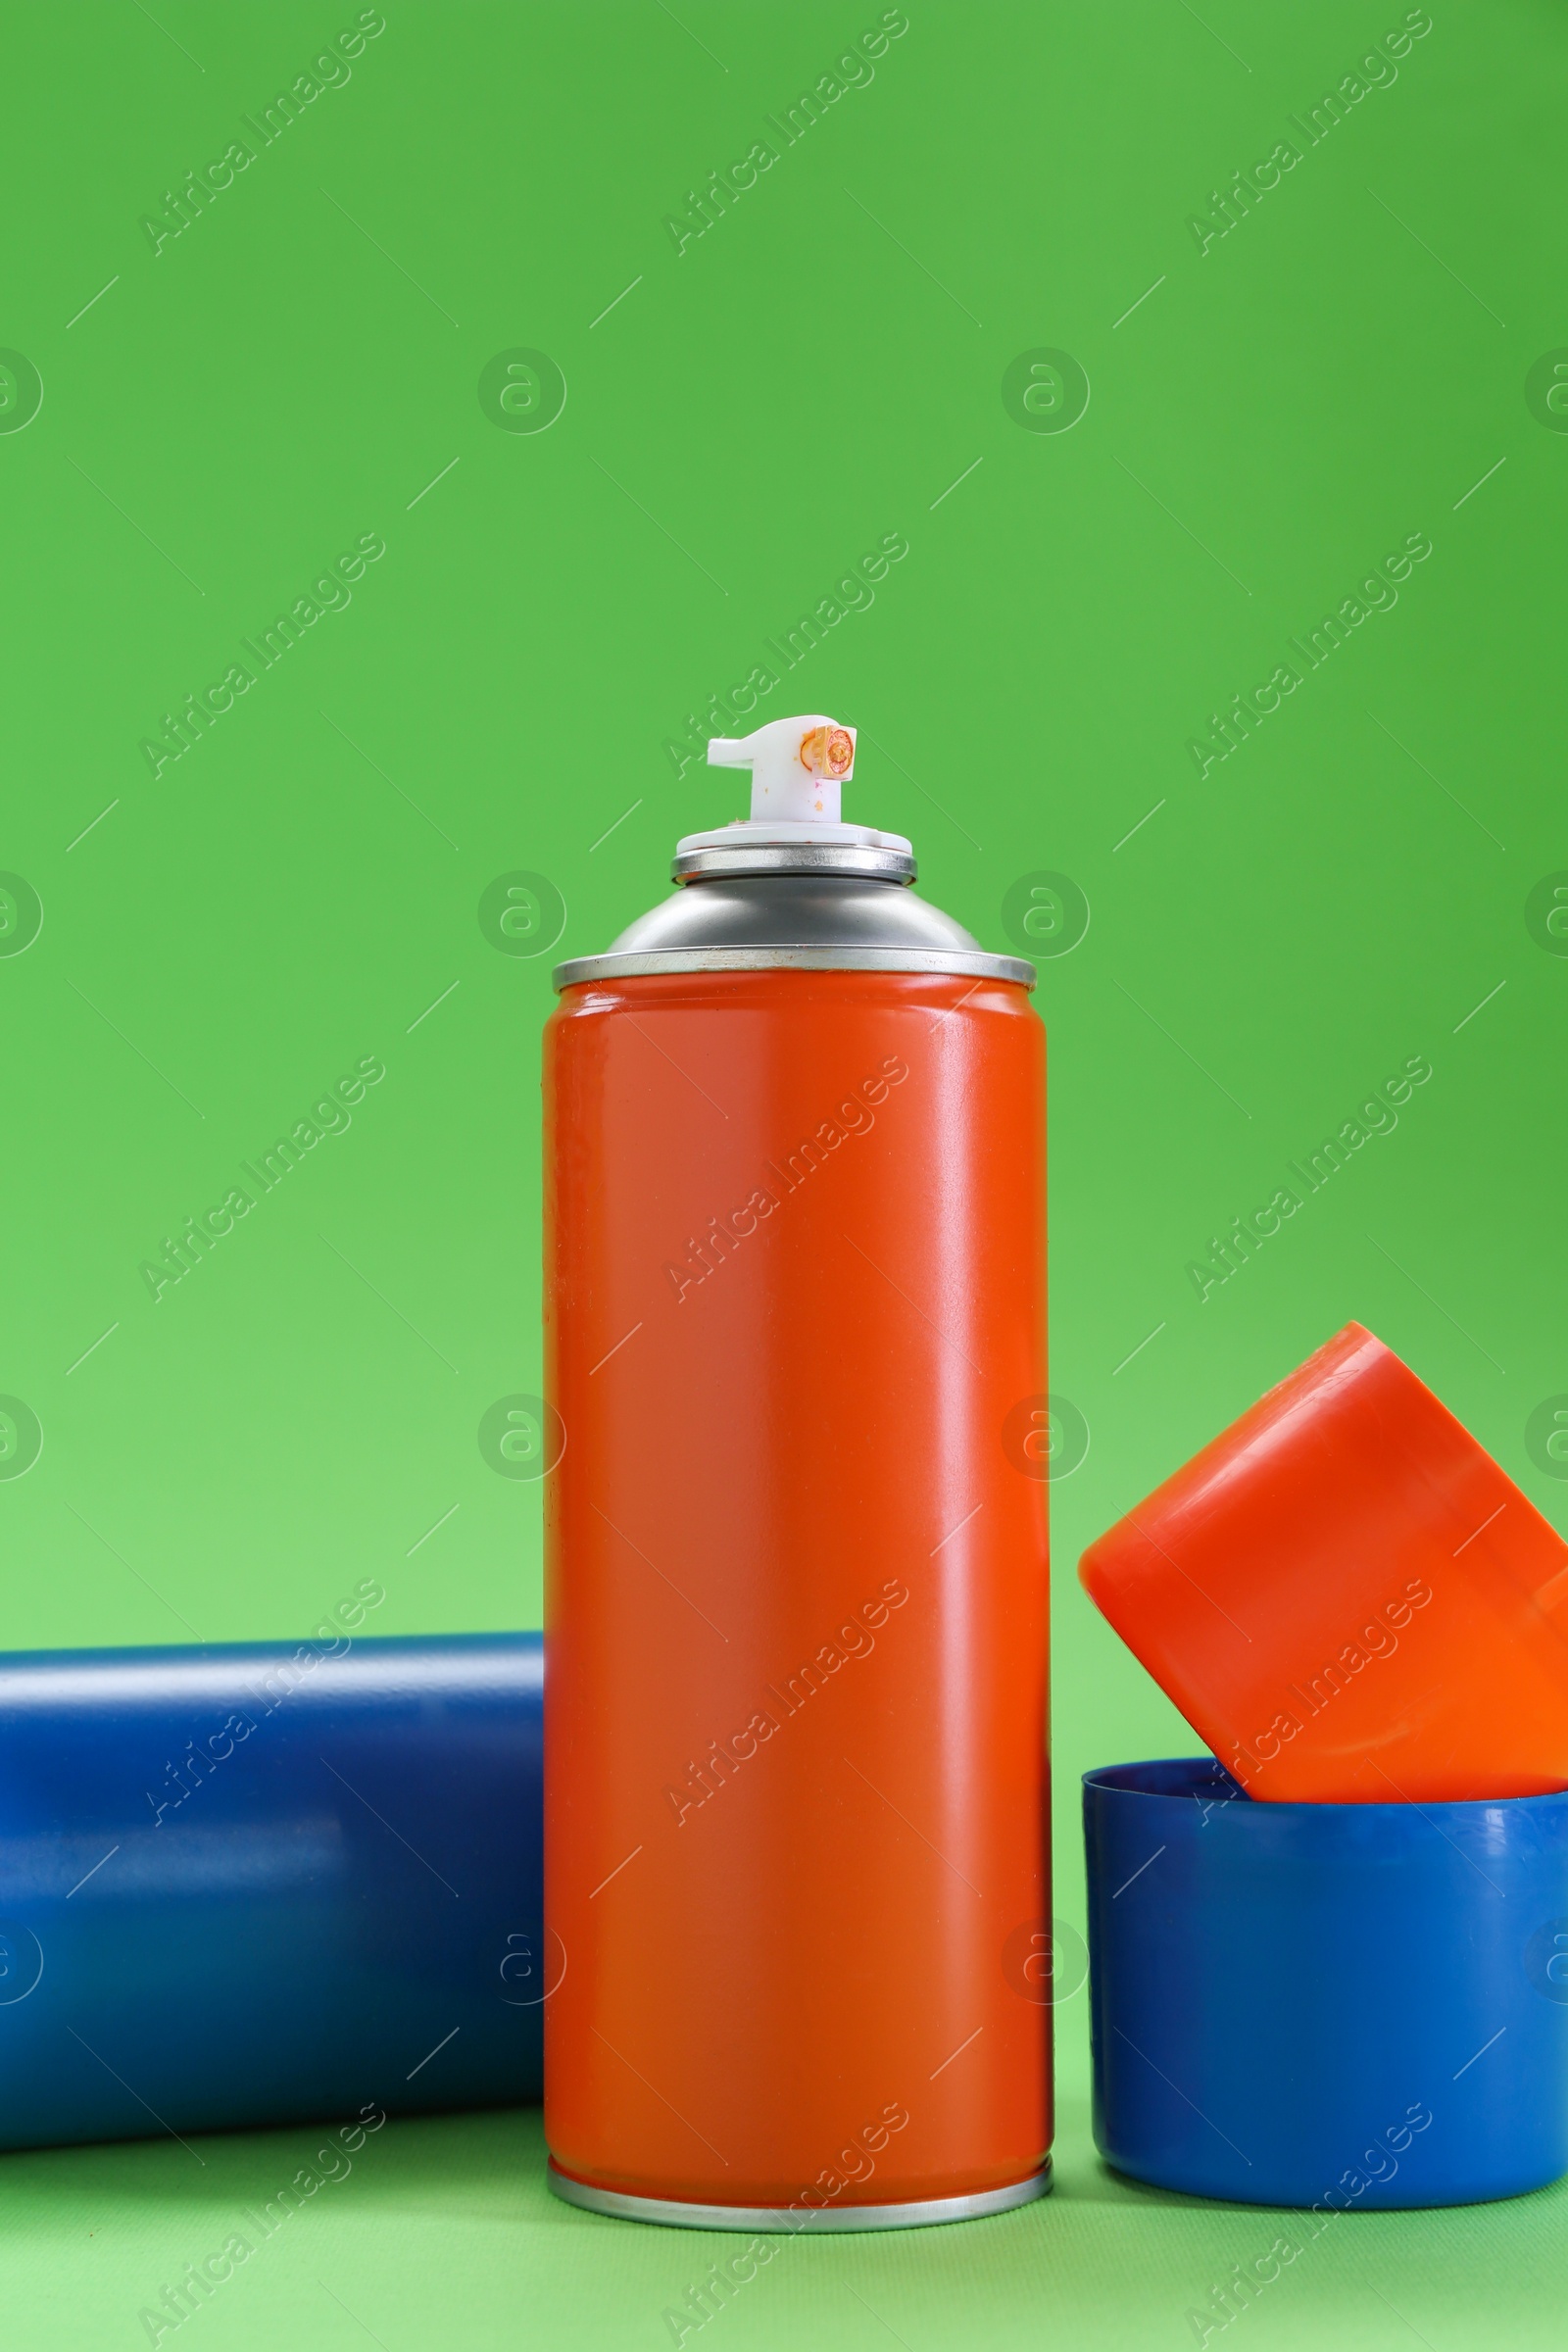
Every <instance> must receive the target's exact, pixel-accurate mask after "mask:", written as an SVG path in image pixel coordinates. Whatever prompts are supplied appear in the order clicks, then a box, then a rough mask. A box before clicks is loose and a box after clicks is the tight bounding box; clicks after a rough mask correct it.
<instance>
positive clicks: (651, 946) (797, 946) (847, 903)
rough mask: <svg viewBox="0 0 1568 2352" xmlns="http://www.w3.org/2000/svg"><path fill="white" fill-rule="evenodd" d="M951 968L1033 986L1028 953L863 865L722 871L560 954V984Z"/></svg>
mask: <svg viewBox="0 0 1568 2352" xmlns="http://www.w3.org/2000/svg"><path fill="white" fill-rule="evenodd" d="M774 967H776V968H780V969H787V970H796V971H889V972H911V971H913V972H949V973H964V974H970V975H972V976H973V977H975V978H976V979H989V980H1010V981H1013V982H1015V983H1017V984H1018V985H1019V986H1021V987H1024V988H1033V986H1034V984H1035V967H1034V965H1033V964H1032V963H1029V962H1026V961H1025V960H1024V959H1023V958H1022V957H1021V956H992V955H988V954H987V953H986V951H985V950H984V949H983V948H982V947H981V945H980V943H979V941H978V940H977V939H975V938H974V937H973V935H972V934H971V933H970V932H968V931H966V930H965V929H964V928H963V925H962V924H961V923H958V922H956V921H955V920H954V918H953V916H952V915H949V914H944V913H943V912H942V910H941V908H940V907H933V906H931V905H930V903H929V902H928V901H927V900H924V899H921V898H917V897H916V896H915V894H914V892H913V891H912V890H911V889H909V888H908V887H907V879H906V878H905V877H903V876H894V875H889V876H888V877H887V878H885V879H884V878H881V877H879V876H877V875H875V874H868V873H866V872H865V871H863V870H861V871H858V872H853V873H847V872H844V871H842V870H840V871H834V870H832V869H831V868H829V867H821V868H816V869H813V870H810V871H805V872H803V871H800V870H799V869H798V868H797V869H795V870H791V871H781V872H771V873H769V872H761V873H759V872H757V871H755V870H754V871H751V872H747V873H744V874H740V873H723V872H718V873H713V872H711V871H710V872H709V873H708V874H705V875H704V877H703V878H702V879H700V880H697V879H692V880H689V881H687V882H686V883H685V885H684V887H683V888H681V889H679V890H677V891H676V892H674V893H673V894H672V896H671V897H669V898H668V899H666V900H665V901H664V902H663V904H662V906H660V907H654V908H653V909H652V910H651V911H650V912H649V913H647V914H644V915H639V917H638V918H637V920H636V921H635V922H634V923H631V924H629V925H628V926H627V928H626V929H625V930H624V931H623V932H622V933H621V934H620V936H619V938H618V939H616V940H614V941H613V943H612V945H611V947H610V949H609V950H608V952H607V953H606V954H604V955H602V956H577V957H574V958H572V959H571V960H570V961H568V962H565V963H561V964H558V965H557V967H556V970H555V974H554V979H555V985H556V987H557V989H558V990H559V989H564V988H571V987H574V986H576V985H577V984H578V983H580V982H583V981H594V980H619V979H629V978H633V977H639V976H641V975H643V974H649V973H655V972H687V971H758V970H765V969H768V968H774Z"/></svg>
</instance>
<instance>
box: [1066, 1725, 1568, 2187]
mask: <svg viewBox="0 0 1568 2352" xmlns="http://www.w3.org/2000/svg"><path fill="white" fill-rule="evenodd" d="M1084 1829H1085V1838H1086V1843H1087V1847H1088V1864H1089V1949H1090V1964H1091V1977H1090V1998H1091V2012H1092V2021H1093V2033H1094V2067H1095V2136H1096V2139H1097V2140H1098V2142H1099V2145H1100V2149H1101V2152H1102V2154H1103V2156H1104V2157H1105V2158H1106V2159H1107V2161H1108V2162H1109V2163H1111V2164H1113V2165H1115V2166H1116V2167H1117V2168H1118V2170H1119V2171H1121V2172H1124V2173H1130V2174H1132V2175H1134V2176H1135V2177H1136V2178H1137V2179H1139V2180H1148V2181H1152V2182H1155V2183H1157V2184H1158V2185H1159V2186H1161V2187H1164V2188H1175V2189H1185V2190H1188V2191H1191V2192H1193V2193H1195V2194H1197V2195H1201V2196H1208V2197H1228V2198H1236V2199H1239V2200H1242V2201H1243V2202H1246V2203H1249V2204H1268V2205H1293V2206H1309V2205H1320V2206H1323V2207H1325V2208H1329V2207H1337V2208H1339V2209H1341V2210H1345V2211H1349V2212H1358V2211H1366V2210H1368V2209H1371V2208H1384V2209H1387V2208H1390V2207H1397V2206H1412V2205H1458V2204H1469V2203H1472V2202H1475V2201H1477V2200H1479V2199H1483V2198H1488V2197H1507V2196H1516V2195H1518V2194H1519V2193H1520V2192H1521V2191H1522V2190H1525V2189H1530V2188H1539V2187H1541V2186H1542V2185H1543V2184H1544V2182H1546V2181H1548V2180H1556V2179H1557V2177H1558V2176H1559V2175H1560V2174H1561V2173H1563V2172H1565V2171H1568V1794H1564V1795H1550V1796H1532V1797H1516V1798H1509V1799H1506V1800H1504V1801H1501V1802H1497V1803H1478V1804H1433V1805H1423V1806H1416V1805H1401V1804H1391V1805H1320V1804H1267V1805H1265V1804H1254V1803H1253V1802H1252V1801H1251V1800H1250V1798H1249V1797H1248V1796H1247V1795H1246V1794H1245V1793H1244V1792H1243V1791H1242V1790H1241V1789H1239V1788H1238V1787H1237V1785H1236V1783H1235V1782H1234V1781H1233V1780H1231V1778H1230V1777H1229V1775H1228V1774H1227V1773H1225V1772H1224V1771H1222V1770H1221V1768H1220V1766H1219V1765H1218V1764H1216V1763H1215V1762H1214V1761H1213V1760H1212V1758H1203V1759H1202V1760H1201V1761H1200V1760H1191V1761H1187V1760H1184V1761H1179V1762H1161V1763H1149V1764H1123V1765H1116V1766H1111V1767H1109V1768H1107V1769H1106V1770H1104V1771H1102V1772H1092V1773H1087V1774H1086V1775H1085V1776H1084ZM1423 2117H1424V2118H1425V2119H1426V2120H1425V2121H1423V2120H1422V2119H1423Z"/></svg>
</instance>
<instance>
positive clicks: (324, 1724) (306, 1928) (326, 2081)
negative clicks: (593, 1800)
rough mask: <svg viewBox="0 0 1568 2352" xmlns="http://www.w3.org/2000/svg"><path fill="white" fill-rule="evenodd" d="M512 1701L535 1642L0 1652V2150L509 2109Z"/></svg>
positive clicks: (529, 2053) (514, 1828) (524, 1861)
mask: <svg viewBox="0 0 1568 2352" xmlns="http://www.w3.org/2000/svg"><path fill="white" fill-rule="evenodd" d="M326 1630H328V1629H323V1631H326ZM330 1630H332V1631H333V1632H334V1633H335V1628H334V1629H330ZM542 1679H543V1678H542V1658H541V1649H540V1642H539V1637H538V1635H537V1634H480V1635H469V1636H459V1637H452V1638H449V1639H445V1640H426V1639H423V1638H417V1639H405V1640H384V1639H383V1640H375V1641H364V1642H362V1641H360V1640H359V1639H357V1638H355V1639H353V1640H352V1641H351V1639H350V1637H349V1636H348V1635H341V1636H338V1637H337V1648H336V1654H334V1646H333V1645H328V1646H325V1647H323V1646H322V1644H321V1643H320V1642H308V1643H304V1644H295V1643H292V1642H291V1643H288V1644H286V1645H279V1644H276V1643H270V1642H235V1643H225V1644H222V1645H218V1646H214V1647H211V1648H202V1649H196V1648H191V1649H172V1648H171V1649H97V1650H40V1651H36V1652H30V1653H29V1652H19V1653H14V1654H12V1655H9V1656H0V2147H3V2148H25V2147H41V2146H48V2145H52V2144H55V2143H59V2142H67V2141H73V2140H90V2139H125V2138H133V2137H138V2136H141V2135H143V2134H152V2133H155V2132H157V2131H160V2130H172V2131H214V2130H220V2129H232V2128H234V2127H236V2126H255V2125H263V2124H285V2123H293V2122H303V2121H305V2120H307V2119H310V2118H314V2117H318V2116H321V2117H343V2116H347V2117H350V2118H353V2117H356V2116H358V2115H360V2114H361V2111H362V2110H364V2111H366V2112H369V2111H371V2110H379V2111H380V2112H382V2113H384V2114H398V2113H404V2114H408V2113H413V2112H417V2111H418V2110H421V2109H430V2108H443V2107H489V2106H497V2105H504V2104H507V2103H510V2102H511V2101H514V2100H519V2099H530V2098H537V2097H538V2095H539V2087H540V2056H541V2052H540V2040H541V2018H542V2004H543V2000H544V1996H545V1993H546V1991H547V1990H548V1984H547V1980H546V1976H545V1970H544V1964H543V1954H544V1944H543V1933H542V1926H541V1920H540V1908H541V1899H540V1898H541V1893H542V1887H541V1874H540V1859H539V1845H540V1826H541V1824H540V1748H541V1727H540V1693H541V1685H542Z"/></svg>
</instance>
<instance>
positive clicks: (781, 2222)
mask: <svg viewBox="0 0 1568 2352" xmlns="http://www.w3.org/2000/svg"><path fill="white" fill-rule="evenodd" d="M547 2178H548V2180H549V2183H550V2186H551V2188H552V2189H553V2190H554V2191H555V2193H556V2195H557V2196H558V2197H560V2198H561V2199H562V2200H563V2202H564V2203H565V2204H567V2205H579V2206H581V2207H582V2209H583V2211H584V2212H586V2213H601V2214H608V2215H609V2216H610V2217H611V2219H612V2220H613V2221H619V2222H654V2223H657V2224H659V2225H661V2226H662V2228H664V2229H745V2230H749V2231H752V2232H754V2233H755V2232H761V2233H762V2234H764V2235H771V2236H779V2235H790V2236H796V2235H800V2236H809V2237H815V2236H818V2235H820V2234H821V2232H822V2231H823V2230H840V2229H935V2228H937V2227H939V2226H940V2225H941V2224H942V2223H944V2222H978V2221H983V2220H984V2219H985V2217H986V2216H987V2215H988V2214H993V2213H1010V2212H1011V2211H1012V2210H1013V2209H1014V2207H1016V2206H1019V2205H1029V2204H1032V2203H1033V2202H1034V2200H1035V2198H1036V2197H1043V2196H1045V2195H1047V2194H1048V2192H1049V2191H1050V2188H1051V2185H1052V2169H1051V2158H1050V2157H1049V2156H1048V2157H1047V2158H1046V2160H1045V2162H1044V2163H1043V2164H1042V2165H1041V2167H1040V2170H1039V2171H1038V2172H1037V2173H1031V2174H1030V2175H1029V2176H1028V2178H1027V2179H1026V2180H1009V2181H1008V2182H1007V2183H1006V2185H1005V2187H1003V2188H985V2189H979V2190H977V2191H976V2192H975V2193H974V2194H973V2195H972V2196H966V2197H918V2198H914V2199H912V2200H910V2201H909V2202H907V2203H905V2204H900V2205H841V2206H826V2205H822V2206H816V2207H813V2208H810V2209H809V2210H807V2211H805V2212H802V2211H800V2210H798V2209H797V2208H796V2207H794V2206H790V2205H697V2204H688V2203H687V2202H686V2200H685V2199H684V2198H676V2197H638V2196H628V2195H626V2194H625V2192H624V2191H622V2190H620V2189H613V2188H593V2187H590V2185H589V2184H588V2182H587V2181H585V2180H573V2179H572V2178H571V2175H570V2174H569V2173H564V2172H562V2171H561V2170H560V2168H559V2167H558V2166H557V2163H556V2160H555V2158H554V2157H553V2156H552V2157H551V2159H550V2165H549V2171H548V2175H547Z"/></svg>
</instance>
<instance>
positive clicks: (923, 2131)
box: [544, 970, 1051, 2209]
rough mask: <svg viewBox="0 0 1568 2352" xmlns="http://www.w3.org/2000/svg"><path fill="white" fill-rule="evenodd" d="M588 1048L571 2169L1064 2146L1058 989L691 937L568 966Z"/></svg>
mask: <svg viewBox="0 0 1568 2352" xmlns="http://www.w3.org/2000/svg"><path fill="white" fill-rule="evenodd" d="M544 1084H545V1106H546V1152H547V1202H546V1220H547V1234H546V1250H547V1259H546V1275H547V1286H546V1287H547V1305H546V1314H547V1344H548V1365H549V1370H548V1379H549V1382H550V1394H551V1398H552V1401H553V1403H554V1405H555V1406H556V1408H557V1410H558V1411H559V1413H560V1415H561V1421H562V1432H563V1435H564V1452H563V1454H562V1457H561V1459H560V1462H559V1464H558V1466H557V1468H556V1469H555V1471H554V1472H553V1474H552V1475H551V1477H550V1479H549V1482H548V1502H547V1510H548V1566H547V1579H548V1582H547V1600H546V1642H547V1659H548V1666H547V1676H546V1697H545V1706H546V1747H547V1759H546V1881H547V1884H546V1910H547V1917H548V1921H549V1928H550V1940H551V1949H552V1952H553V1953H554V1954H555V1955H556V1956H557V1957H556V1962H555V1967H554V1970H553V1974H554V1975H555V1976H556V1978H557V1980H558V1981H557V1983H556V1987H555V1989H554V1991H553V1992H552V1994H551V1997H550V1999H549V2002H548V2005H547V2009H546V2108H545V2117H546V2131H547V2136H548V2139H549V2143H550V2147H551V2150H552V2154H553V2157H554V2160H555V2164H556V2166H557V2168H558V2171H559V2172H560V2173H562V2174H564V2175H566V2176H568V2177H569V2179H571V2180H576V2181H578V2182H582V2183H587V2184H589V2185H591V2186H592V2187H594V2188H596V2189H599V2190H610V2191H616V2192H621V2193H623V2194H627V2195H632V2196H637V2197H647V2198H659V2199H676V2200H683V2201H691V2202H695V2203H711V2204H716V2205H735V2206H767V2207H788V2206H790V2205H792V2204H795V2205H800V2204H801V2203H802V2201H803V2200H804V2202H805V2205H806V2206H807V2207H809V2206H811V2205H813V2204H814V2205H818V2206H826V2205H828V2204H832V2205H833V2206H835V2207H837V2208H839V2209H843V2208H845V2207H848V2206H852V2205H881V2204H889V2203H896V2202H898V2201H901V2200H926V2199H936V2198H943V2197H951V2196H968V2195H973V2194H976V2193H980V2192H984V2191H988V2190H995V2189H998V2188H1000V2187H1003V2186H1005V2184H1007V2183H1012V2182H1018V2181H1021V2180H1027V2179H1029V2178H1030V2177H1032V2176H1034V2175H1036V2174H1037V2173H1038V2172H1039V2170H1040V2167H1041V2165H1042V2162H1043V2160H1044V2158H1045V2155H1046V2151H1047V2150H1048V2148H1049V2146H1050V2141H1051V2110H1050V2009H1049V2006H1048V2005H1047V2004H1046V1995H1047V1990H1048V1986H1047V1983H1046V1981H1045V1974H1044V1972H1045V1967H1046V1966H1047V1965H1048V1963H1047V1962H1046V1961H1045V1960H1044V1959H1043V1958H1042V1955H1043V1954H1045V1952H1046V1951H1047V1948H1048V1947H1047V1943H1046V1937H1047V1934H1048V1931H1049V1914H1050V1908H1051V1906H1050V1898H1049V1887H1050V1875H1049V1862H1048V1852H1047V1820H1048V1817H1047V1810H1046V1760H1045V1759H1046V1689H1047V1685H1046V1646H1047V1624H1048V1620H1047V1544H1046V1488H1045V1485H1044V1484H1043V1483H1042V1478H1041V1475H1040V1474H1039V1473H1040V1471H1042V1470H1043V1467H1044V1465H1043V1463H1041V1464H1039V1465H1036V1464H1035V1463H1034V1462H1032V1461H1031V1460H1030V1459H1029V1458H1028V1454H1027V1452H1026V1451H1025V1450H1024V1449H1023V1448H1022V1447H1021V1446H1020V1443H1019V1437H1018V1432H1019V1430H1020V1428H1023V1427H1027V1426H1028V1422H1029V1413H1030V1408H1031V1407H1034V1406H1039V1405H1043V1403H1044V1397H1043V1395H1042V1392H1043V1391H1044V1390H1045V1386H1046V1378H1045V1231H1044V1201H1045V1167H1044V1147H1045V1137H1044V1126H1045V1117H1044V1111H1045V1080H1044V1031H1043V1029H1042V1027H1041V1024H1040V1022H1039V1020H1038V1018H1037V1016H1036V1015H1035V1013H1034V1011H1033V1009H1032V1008H1031V1006H1030V1005H1029V1002H1028V998H1027V996H1026V994H1025V992H1024V990H1023V989H1022V988H1021V987H1019V986H1017V985H1015V984H1013V983H1011V982H1008V981H1002V980H979V981H976V980H973V979H965V978H962V977H955V976H953V975H948V974H942V975H938V974H931V973H921V972H905V973H892V972H874V973H873V972H863V971H793V970H784V971H780V970H758V971H736V970H727V971H696V972H680V973H665V974H658V975H653V976H642V977H638V978H636V979H631V980H624V981H612V982H595V983H589V984H584V985H580V986H575V987H570V988H567V989H566V990H565V991H564V995H563V999H562V1003H561V1006H560V1009H559V1011H558V1012H557V1014H556V1015H555V1017H554V1019H553V1020H552V1022H551V1024H550V1028H549V1031H548V1033H547V1051H546V1068H545V1081H544ZM1020 1415H1021V1419H1020Z"/></svg>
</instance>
